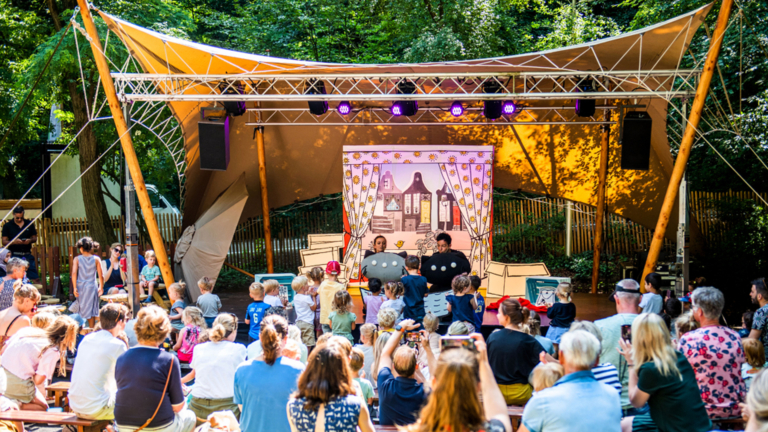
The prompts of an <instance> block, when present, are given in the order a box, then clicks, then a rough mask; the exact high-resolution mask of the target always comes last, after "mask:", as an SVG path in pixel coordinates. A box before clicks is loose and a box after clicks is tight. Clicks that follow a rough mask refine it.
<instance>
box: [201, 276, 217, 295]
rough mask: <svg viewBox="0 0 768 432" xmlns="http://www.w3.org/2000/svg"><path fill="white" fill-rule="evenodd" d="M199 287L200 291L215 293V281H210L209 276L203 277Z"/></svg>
mask: <svg viewBox="0 0 768 432" xmlns="http://www.w3.org/2000/svg"><path fill="white" fill-rule="evenodd" d="M197 286H198V287H199V288H200V291H208V292H211V291H213V281H212V280H210V279H208V276H203V277H202V278H201V279H200V280H199V281H197Z"/></svg>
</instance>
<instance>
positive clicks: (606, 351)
mask: <svg viewBox="0 0 768 432" xmlns="http://www.w3.org/2000/svg"><path fill="white" fill-rule="evenodd" d="M611 300H612V301H615V302H616V312H617V313H616V315H612V316H609V317H608V318H605V319H601V320H597V321H595V325H596V326H597V328H599V329H600V333H601V334H602V335H603V343H602V349H601V350H600V360H601V361H603V362H608V363H610V364H612V365H613V366H614V367H615V368H616V370H618V371H619V381H621V408H622V410H623V412H624V416H633V415H637V414H643V413H647V412H648V407H638V408H635V407H633V406H632V405H631V404H630V403H629V391H628V390H627V389H628V387H627V386H628V384H629V372H628V371H627V363H626V362H625V361H624V357H622V356H621V355H619V352H618V351H617V349H618V348H619V340H620V339H621V327H622V326H627V325H632V322H633V321H634V320H635V318H637V308H638V305H639V304H640V285H639V284H638V283H637V281H635V280H633V279H624V280H622V281H619V283H617V284H616V289H615V290H614V292H613V294H611ZM663 322H664V321H662V323H663Z"/></svg>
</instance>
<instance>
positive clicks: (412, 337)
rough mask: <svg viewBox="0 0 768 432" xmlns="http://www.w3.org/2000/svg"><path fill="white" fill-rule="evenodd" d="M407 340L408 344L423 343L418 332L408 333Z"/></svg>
mask: <svg viewBox="0 0 768 432" xmlns="http://www.w3.org/2000/svg"><path fill="white" fill-rule="evenodd" d="M405 338H406V340H407V341H408V342H417V343H418V342H421V334H419V333H417V332H411V333H407V334H406V335H405Z"/></svg>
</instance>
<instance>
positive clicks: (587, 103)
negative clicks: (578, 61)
mask: <svg viewBox="0 0 768 432" xmlns="http://www.w3.org/2000/svg"><path fill="white" fill-rule="evenodd" d="M578 91H579V92H583V93H592V92H594V91H595V88H594V86H593V85H592V80H591V79H589V78H585V79H583V80H581V82H579V84H578ZM576 115H577V116H579V117H592V116H593V115H595V100H594V99H576Z"/></svg>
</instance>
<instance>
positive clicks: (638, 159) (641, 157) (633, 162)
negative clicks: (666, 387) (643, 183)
mask: <svg viewBox="0 0 768 432" xmlns="http://www.w3.org/2000/svg"><path fill="white" fill-rule="evenodd" d="M652 126H653V120H651V116H650V115H648V113H646V112H638V111H634V112H628V113H627V115H626V116H624V130H623V132H622V136H621V169H625V170H645V171H647V170H648V168H649V165H650V159H651V127H652Z"/></svg>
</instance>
